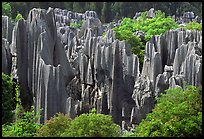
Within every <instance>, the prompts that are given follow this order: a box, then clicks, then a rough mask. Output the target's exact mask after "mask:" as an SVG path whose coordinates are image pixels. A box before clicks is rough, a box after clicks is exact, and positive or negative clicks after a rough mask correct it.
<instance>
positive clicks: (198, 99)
mask: <svg viewBox="0 0 204 139" xmlns="http://www.w3.org/2000/svg"><path fill="white" fill-rule="evenodd" d="M166 92H167V93H166V94H162V95H161V97H159V98H158V102H157V104H156V106H155V108H154V109H153V112H152V113H149V114H148V115H147V117H146V119H144V120H142V122H141V123H140V124H139V125H138V126H136V128H135V131H134V133H131V134H129V136H142V137H158V136H165V137H166V136H168V137H196V136H201V135H202V88H201V87H194V86H190V85H188V86H186V88H185V89H184V90H183V89H182V88H180V87H179V88H171V89H168V90H167V91H166Z"/></svg>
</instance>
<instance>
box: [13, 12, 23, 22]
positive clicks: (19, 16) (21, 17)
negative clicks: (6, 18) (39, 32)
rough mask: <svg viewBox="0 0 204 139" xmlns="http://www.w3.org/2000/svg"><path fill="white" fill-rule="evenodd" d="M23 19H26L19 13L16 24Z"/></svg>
mask: <svg viewBox="0 0 204 139" xmlns="http://www.w3.org/2000/svg"><path fill="white" fill-rule="evenodd" d="M21 19H24V18H23V16H22V14H20V13H18V14H17V15H16V19H15V20H16V22H17V21H19V20H21Z"/></svg>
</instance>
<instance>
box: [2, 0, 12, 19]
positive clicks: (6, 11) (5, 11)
mask: <svg viewBox="0 0 204 139" xmlns="http://www.w3.org/2000/svg"><path fill="white" fill-rule="evenodd" d="M2 15H6V16H8V17H10V18H11V5H10V3H9V2H2Z"/></svg>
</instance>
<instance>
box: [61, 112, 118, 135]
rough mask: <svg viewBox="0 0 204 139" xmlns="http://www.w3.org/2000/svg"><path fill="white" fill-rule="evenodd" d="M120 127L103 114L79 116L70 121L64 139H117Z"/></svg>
mask: <svg viewBox="0 0 204 139" xmlns="http://www.w3.org/2000/svg"><path fill="white" fill-rule="evenodd" d="M119 132H120V126H118V125H116V124H115V123H113V121H112V118H111V116H109V115H104V114H96V113H89V114H81V115H80V116H79V117H76V118H75V119H74V120H73V121H71V124H70V127H69V129H67V130H66V131H65V132H64V134H63V135H62V136H64V137H118V136H119V135H120V134H119Z"/></svg>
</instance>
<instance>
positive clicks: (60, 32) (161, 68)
mask: <svg viewBox="0 0 204 139" xmlns="http://www.w3.org/2000/svg"><path fill="white" fill-rule="evenodd" d="M149 16H150V17H153V16H154V11H153V9H152V10H150V11H149ZM3 18H4V20H5V21H4V22H2V23H4V25H3V26H4V28H5V29H4V30H6V32H7V34H10V33H8V32H10V31H8V30H10V29H9V28H11V30H13V32H12V34H10V35H6V36H2V38H4V39H2V48H3V49H2V56H3V57H2V58H3V59H2V70H3V71H4V72H7V73H9V72H12V73H13V74H14V75H16V76H17V79H18V80H19V83H20V87H21V88H20V90H21V98H22V102H24V104H23V105H24V107H25V108H29V106H30V105H32V104H34V106H35V108H36V110H39V109H40V108H43V114H42V117H41V119H40V121H39V122H41V123H43V122H44V121H45V120H47V119H49V118H50V117H52V116H53V115H54V114H55V113H57V112H63V113H68V114H69V115H70V117H71V118H74V117H75V116H77V115H79V114H81V113H84V112H88V111H89V110H90V109H91V108H93V107H95V108H96V110H97V113H103V114H110V115H112V117H113V121H114V122H115V123H117V124H119V125H121V126H122V127H123V128H125V129H128V128H129V127H131V126H132V124H135V123H139V122H140V121H141V119H143V118H145V116H146V114H147V113H149V112H151V111H152V108H154V105H155V100H154V98H155V97H156V96H159V95H160V94H161V93H162V92H163V91H164V90H166V89H168V88H170V87H176V86H181V87H182V86H183V84H184V82H187V83H189V84H192V85H196V86H198V85H200V84H202V63H201V62H202V55H201V53H202V31H189V30H183V29H176V30H170V31H168V32H167V33H165V34H163V35H161V36H153V37H152V39H151V40H150V41H149V42H147V43H146V47H145V57H144V63H143V65H139V60H138V57H137V55H134V54H132V53H131V51H130V45H129V44H128V43H127V42H125V41H119V40H117V39H116V37H115V33H114V31H113V30H112V27H113V26H116V25H108V26H107V28H104V27H103V25H102V24H101V22H100V20H99V19H98V17H97V14H96V13H95V12H94V11H87V12H85V13H73V12H71V11H66V10H61V9H52V8H49V9H48V10H44V9H32V10H31V11H30V13H29V16H28V18H27V20H23V19H22V20H20V21H19V22H17V23H16V25H15V26H14V27H12V26H10V25H6V24H5V23H8V21H7V18H5V17H2V19H3ZM80 20H84V23H83V25H82V27H81V29H76V28H72V27H70V26H67V25H69V23H70V22H74V21H76V22H78V21H80ZM117 24H118V23H117ZM104 30H106V34H105V35H104V36H103V37H102V33H103V31H104ZM136 34H137V35H138V36H140V37H143V36H144V34H143V33H142V32H136ZM8 36H12V39H8V38H10V37H8ZM8 40H11V41H8ZM11 59H12V60H11ZM15 61H16V62H15ZM11 62H12V66H11ZM139 66H143V68H142V71H141V73H140V71H139V69H140V68H139Z"/></svg>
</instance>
